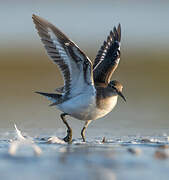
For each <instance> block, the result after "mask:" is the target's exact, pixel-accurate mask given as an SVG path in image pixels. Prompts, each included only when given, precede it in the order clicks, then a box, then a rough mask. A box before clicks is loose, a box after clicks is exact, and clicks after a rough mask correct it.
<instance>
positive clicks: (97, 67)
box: [93, 24, 121, 85]
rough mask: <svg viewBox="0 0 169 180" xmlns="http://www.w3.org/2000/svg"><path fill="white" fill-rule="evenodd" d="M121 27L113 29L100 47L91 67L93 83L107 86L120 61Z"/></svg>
mask: <svg viewBox="0 0 169 180" xmlns="http://www.w3.org/2000/svg"><path fill="white" fill-rule="evenodd" d="M120 41H121V25H120V24H119V25H118V28H117V29H116V27H114V29H113V31H110V35H109V36H108V37H107V41H104V43H103V45H102V46H101V48H100V50H99V52H98V54H97V56H96V58H95V61H94V66H93V76H94V82H95V83H96V84H105V85H107V84H108V83H109V82H110V79H111V76H112V74H113V73H114V71H115V70H116V68H117V66H118V64H119V61H120Z"/></svg>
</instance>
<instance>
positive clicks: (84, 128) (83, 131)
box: [81, 120, 91, 142]
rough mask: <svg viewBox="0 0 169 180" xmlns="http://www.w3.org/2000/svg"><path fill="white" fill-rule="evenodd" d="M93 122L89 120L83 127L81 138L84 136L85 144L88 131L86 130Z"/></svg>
mask: <svg viewBox="0 0 169 180" xmlns="http://www.w3.org/2000/svg"><path fill="white" fill-rule="evenodd" d="M90 122H91V120H88V121H86V122H85V125H84V126H83V129H82V131H81V136H82V139H83V142H85V141H86V140H85V131H86V128H87V127H88V125H89V124H90Z"/></svg>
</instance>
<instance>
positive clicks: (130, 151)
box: [0, 131, 169, 180]
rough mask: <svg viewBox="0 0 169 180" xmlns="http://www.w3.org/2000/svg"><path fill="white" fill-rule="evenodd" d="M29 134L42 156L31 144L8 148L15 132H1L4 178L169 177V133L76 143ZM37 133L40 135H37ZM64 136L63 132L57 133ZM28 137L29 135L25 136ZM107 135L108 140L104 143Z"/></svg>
mask: <svg viewBox="0 0 169 180" xmlns="http://www.w3.org/2000/svg"><path fill="white" fill-rule="evenodd" d="M22 133H23V134H24V135H25V134H27V136H28V133H29V137H30V134H31V135H32V140H33V141H34V142H35V144H36V145H37V146H39V148H41V150H42V153H41V154H39V155H38V156H37V155H35V154H34V153H33V150H32V148H31V147H30V146H24V145H23V146H21V147H20V148H19V149H18V150H17V151H16V154H14V155H10V154H9V153H8V149H9V147H10V144H11V142H12V140H15V137H16V135H15V132H14V131H10V132H6V133H4V132H3V133H2V132H1V136H0V137H1V139H0V157H1V161H0V179H6V180H11V179H18V180H20V179H23V177H24V179H25V180H30V179H36V180H50V179H61V180H62V179H70V180H74V179H82V180H83V179H84V180H85V179H91V180H93V179H105V180H113V179H118V180H132V179H133V180H134V179H138V180H142V179H154V180H159V179H163V180H165V179H166V180H167V179H168V178H169V172H168V168H169V141H168V135H167V134H163V135H161V136H159V135H157V136H134V135H133V136H112V137H111V136H108V137H106V134H105V133H103V134H100V137H98V138H91V137H89V136H88V138H87V139H88V140H87V142H86V143H83V142H82V140H81V139H78V138H75V139H74V140H73V142H72V144H62V143H59V142H58V143H57V142H56V143H55V144H50V143H48V142H47V141H48V138H49V137H50V136H49V134H46V135H45V134H41V132H39V134H41V135H39V136H38V135H37V134H38V131H36V133H35V132H32V133H30V132H29V131H28V132H22ZM33 134H36V136H35V135H34V136H33ZM55 134H56V135H58V136H59V137H63V134H64V133H63V132H55ZM51 136H52V134H51ZM25 137H26V136H25ZM103 137H105V142H104V143H103V142H102V140H103Z"/></svg>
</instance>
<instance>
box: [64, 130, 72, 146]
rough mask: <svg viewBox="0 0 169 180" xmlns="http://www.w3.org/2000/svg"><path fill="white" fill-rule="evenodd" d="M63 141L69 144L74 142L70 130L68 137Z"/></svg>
mask: <svg viewBox="0 0 169 180" xmlns="http://www.w3.org/2000/svg"><path fill="white" fill-rule="evenodd" d="M63 140H64V141H65V142H67V143H71V142H72V130H71V129H68V130H67V136H66V137H64V138H63Z"/></svg>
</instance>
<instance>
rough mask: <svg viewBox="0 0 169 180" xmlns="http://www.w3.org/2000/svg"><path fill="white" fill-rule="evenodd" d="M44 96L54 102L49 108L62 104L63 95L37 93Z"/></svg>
mask: <svg viewBox="0 0 169 180" xmlns="http://www.w3.org/2000/svg"><path fill="white" fill-rule="evenodd" d="M35 93H37V94H40V95H42V96H45V97H46V98H47V99H48V100H50V101H52V102H53V103H52V104H50V105H49V106H54V105H57V104H59V103H61V99H62V95H61V94H54V93H45V92H35Z"/></svg>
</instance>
